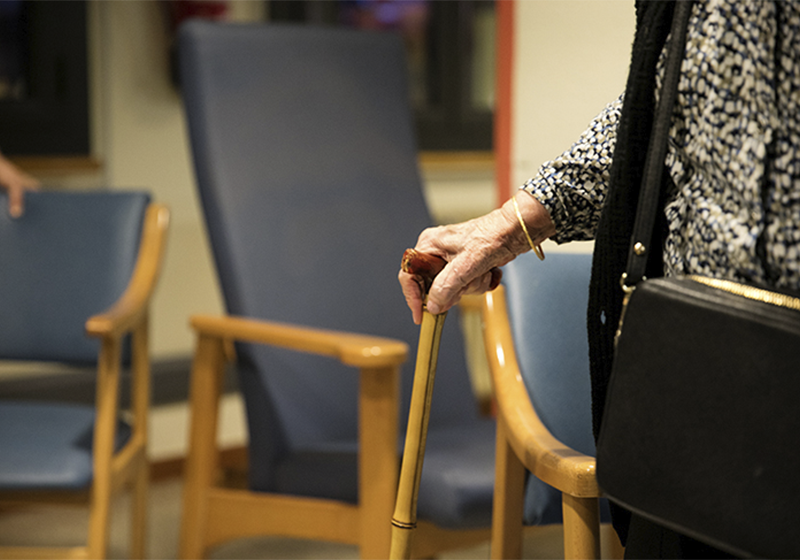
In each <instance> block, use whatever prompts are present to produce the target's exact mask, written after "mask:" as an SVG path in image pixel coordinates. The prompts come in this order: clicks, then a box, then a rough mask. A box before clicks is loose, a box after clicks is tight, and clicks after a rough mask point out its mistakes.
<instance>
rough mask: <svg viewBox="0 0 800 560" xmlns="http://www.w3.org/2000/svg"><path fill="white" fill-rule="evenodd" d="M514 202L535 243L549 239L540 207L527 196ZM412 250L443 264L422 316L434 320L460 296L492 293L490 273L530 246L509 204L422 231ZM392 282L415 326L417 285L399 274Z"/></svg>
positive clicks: (418, 308)
mask: <svg viewBox="0 0 800 560" xmlns="http://www.w3.org/2000/svg"><path fill="white" fill-rule="evenodd" d="M516 196H517V201H518V202H519V206H520V209H521V212H522V215H523V219H525V223H526V224H527V228H528V232H529V233H530V234H531V237H532V238H533V240H534V242H535V243H541V242H542V241H544V240H545V239H547V238H548V237H549V236H550V235H552V234H553V233H555V226H554V225H553V222H552V220H551V219H550V215H549V214H548V213H547V210H546V209H545V208H544V206H542V205H541V204H540V203H539V202H538V201H537V200H536V199H535V198H533V197H532V196H530V195H529V194H527V193H524V192H523V193H518V194H517V195H516ZM414 249H415V250H417V251H419V252H421V253H427V254H430V255H436V256H439V257H441V258H443V259H444V260H445V261H447V265H446V266H445V267H444V269H443V270H442V271H441V272H440V273H439V274H438V276H436V279H435V280H434V281H433V284H432V285H431V287H430V291H429V292H428V296H427V302H426V307H427V309H428V311H430V312H431V313H433V314H437V313H443V312H445V311H447V310H448V309H450V308H451V307H452V306H453V305H455V304H456V303H458V301H459V300H460V299H461V297H462V296H463V295H465V294H481V293H484V292H486V291H488V290H489V289H492V288H494V286H496V283H497V275H496V272H495V273H494V274H493V272H492V270H493V269H495V268H498V267H501V266H503V265H504V264H506V263H508V262H509V261H511V260H513V259H514V258H515V257H516V256H517V255H519V254H521V253H524V252H526V251H529V250H530V245H529V244H528V241H527V238H526V237H525V234H524V232H523V231H522V227H521V225H520V223H519V220H518V219H517V216H516V213H515V211H514V207H513V204H512V202H511V201H510V200H509V201H508V202H506V203H505V204H504V205H503V206H502V207H501V208H498V209H497V210H493V211H492V212H489V213H488V214H485V215H483V216H481V217H479V218H475V219H473V220H469V221H466V222H462V223H460V224H453V225H446V226H440V227H434V228H429V229H426V230H425V231H423V232H422V233H421V234H420V236H419V239H418V241H417V244H416V246H415V247H414ZM398 280H399V281H400V286H401V288H402V290H403V295H404V296H405V298H406V303H407V304H408V307H409V308H410V309H411V314H412V317H413V319H414V322H415V323H416V324H420V322H421V321H422V304H423V301H422V300H423V294H422V289H421V287H420V283H419V279H418V278H416V277H415V276H414V275H412V274H409V273H407V272H403V271H402V270H401V271H400V273H399V274H398Z"/></svg>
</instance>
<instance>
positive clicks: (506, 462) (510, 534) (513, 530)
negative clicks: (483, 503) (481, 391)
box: [491, 418, 525, 560]
mask: <svg viewBox="0 0 800 560" xmlns="http://www.w3.org/2000/svg"><path fill="white" fill-rule="evenodd" d="M505 429H506V428H505V425H504V423H503V421H502V418H498V419H497V442H496V446H497V450H496V452H495V482H494V504H493V506H492V544H491V558H492V559H493V560H499V559H501V558H521V557H522V515H523V506H524V500H525V467H524V466H523V465H522V463H521V462H520V460H519V459H518V458H517V456H516V454H515V453H514V450H513V449H512V448H511V446H510V445H509V443H508V440H507V439H506V437H505Z"/></svg>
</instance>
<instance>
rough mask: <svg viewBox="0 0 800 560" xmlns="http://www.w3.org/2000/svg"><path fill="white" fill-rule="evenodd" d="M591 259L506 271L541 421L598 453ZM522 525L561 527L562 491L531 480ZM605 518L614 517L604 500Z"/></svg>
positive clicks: (523, 259) (558, 259)
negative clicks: (589, 316) (590, 334)
mask: <svg viewBox="0 0 800 560" xmlns="http://www.w3.org/2000/svg"><path fill="white" fill-rule="evenodd" d="M591 262H592V255H591V254H572V253H551V254H548V255H547V260H546V261H545V262H543V263H542V262H539V260H538V259H536V257H535V256H534V255H533V253H526V254H525V255H521V256H520V257H517V258H516V259H515V260H514V261H512V262H510V263H509V264H507V265H506V266H505V267H504V269H503V284H504V285H505V287H506V298H507V302H508V313H509V320H510V322H511V331H512V335H513V338H514V345H515V347H516V350H517V360H518V362H519V366H520V371H521V373H522V377H523V379H524V382H525V386H526V387H527V389H528V394H529V397H530V400H531V403H532V405H533V408H534V410H536V412H537V414H538V415H539V417H540V418H541V419H542V422H543V423H544V424H545V426H547V428H548V429H549V430H550V432H551V433H552V434H553V435H554V436H555V437H556V438H558V439H559V440H560V441H562V442H563V443H565V444H566V445H568V446H569V447H571V448H573V449H575V450H577V451H579V452H581V453H584V454H586V455H589V456H594V455H595V443H594V437H593V435H592V419H591V386H590V381H589V344H588V339H587V335H586V310H587V304H588V294H589V277H590V273H591ZM525 492H526V495H525V523H526V524H527V525H541V524H549V523H561V492H559V491H558V490H556V489H555V488H553V487H551V486H549V485H547V484H545V483H544V482H542V481H541V480H539V479H538V478H536V477H534V476H530V477H529V478H528V483H527V485H526V491H525ZM601 519H602V520H603V521H604V522H607V521H608V520H609V519H610V517H609V513H608V504H607V503H606V501H605V500H601Z"/></svg>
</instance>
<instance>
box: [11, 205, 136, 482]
mask: <svg viewBox="0 0 800 560" xmlns="http://www.w3.org/2000/svg"><path fill="white" fill-rule="evenodd" d="M148 203H149V195H147V194H146V193H140V192H126V193H122V192H63V191H59V192H29V193H27V195H26V198H25V213H24V215H23V216H22V217H21V218H17V219H11V218H10V217H9V216H8V212H6V210H5V208H6V207H7V199H6V197H5V194H0V208H2V210H0V255H2V257H0V258H1V259H2V266H0V359H4V360H34V361H56V362H63V363H80V364H91V363H95V362H96V360H97V355H98V348H99V343H98V341H97V340H95V339H90V338H88V337H87V336H86V334H85V323H86V320H87V319H88V318H89V317H90V316H92V315H94V314H97V313H99V312H102V311H104V310H105V309H107V308H108V307H109V306H110V305H111V304H112V303H114V302H115V301H116V300H117V298H118V297H119V296H120V295H121V294H122V293H123V292H124V291H125V288H126V287H127V284H128V282H129V280H130V277H131V274H132V272H133V269H134V265H135V262H136V257H137V253H138V249H139V240H140V235H141V229H142V222H143V217H144V213H145V209H146V207H147V204H148ZM32 382H35V380H32ZM94 415H95V410H94V406H78V405H61V404H57V403H36V402H10V401H0V449H2V452H0V490H33V489H37V490H54V489H64V490H78V489H84V488H86V487H87V486H88V485H89V483H90V482H91V480H92V446H91V441H92V427H93V425H94ZM129 433H130V430H129V428H128V427H127V426H125V425H123V424H120V427H119V428H118V430H117V447H118V448H119V447H121V446H122V445H123V444H124V442H125V440H126V439H127V437H128V435H129Z"/></svg>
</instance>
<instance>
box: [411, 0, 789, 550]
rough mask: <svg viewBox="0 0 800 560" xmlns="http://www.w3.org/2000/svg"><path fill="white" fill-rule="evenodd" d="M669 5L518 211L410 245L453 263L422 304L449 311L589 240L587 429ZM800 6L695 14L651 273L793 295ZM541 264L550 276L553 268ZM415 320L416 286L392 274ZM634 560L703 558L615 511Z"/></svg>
mask: <svg viewBox="0 0 800 560" xmlns="http://www.w3.org/2000/svg"><path fill="white" fill-rule="evenodd" d="M673 11H674V3H673V2H637V4H636V18H637V31H636V36H635V39H634V44H633V55H632V59H631V67H630V73H629V77H628V83H627V85H626V89H625V92H624V94H623V95H622V96H620V98H619V99H617V100H615V101H614V102H612V103H610V104H609V105H608V106H607V107H606V108H605V109H604V110H603V111H602V112H601V113H600V114H599V115H598V116H597V117H596V118H595V119H594V120H593V121H592V123H591V124H590V126H589V127H588V129H587V130H586V131H585V132H584V134H583V135H582V136H581V137H580V138H579V139H578V141H577V142H576V143H575V144H574V145H573V146H572V147H571V148H570V149H569V150H567V151H566V152H564V153H563V154H562V155H560V156H559V157H557V158H556V159H554V160H553V161H550V162H547V163H545V164H544V165H543V166H542V167H541V168H540V170H539V172H538V174H537V175H536V176H535V177H534V178H532V179H531V180H529V181H528V182H527V183H526V184H525V185H523V187H522V188H521V190H520V192H518V193H517V194H516V195H515V196H514V198H513V199H512V200H509V201H508V202H506V203H505V204H504V205H503V206H502V207H501V208H499V209H497V210H494V211H493V212H491V213H489V214H487V215H485V216H482V217H480V218H476V219H474V220H470V221H468V222H465V223H461V224H456V225H448V226H443V227H437V228H431V229H428V230H425V231H423V232H422V234H421V235H420V237H419V240H418V242H417V245H416V247H415V248H416V249H417V250H419V251H422V252H426V253H431V254H435V255H439V256H441V257H442V258H444V259H445V260H446V261H447V265H446V266H445V268H444V269H443V270H442V272H441V273H440V274H439V276H438V277H437V278H436V280H435V281H434V282H433V285H432V286H431V288H430V292H429V295H428V301H427V308H428V309H429V310H430V311H431V312H433V313H439V312H442V311H445V310H447V309H448V308H449V307H451V306H452V305H454V304H455V303H457V302H458V300H459V298H460V297H461V296H462V295H464V294H467V293H481V292H483V291H486V290H487V289H488V288H489V286H490V281H491V276H492V275H491V274H490V271H491V270H492V268H494V267H498V266H502V265H503V264H505V263H507V262H509V261H510V260H512V259H513V258H515V257H516V256H517V255H519V254H521V253H523V252H525V251H528V250H531V249H534V250H535V249H536V248H538V245H539V244H540V243H541V242H542V241H543V240H545V239H548V238H550V239H553V240H554V241H556V242H557V243H566V242H569V241H575V240H587V239H594V240H595V254H594V259H593V272H592V286H591V293H590V302H589V307H590V308H589V313H588V330H589V335H590V336H589V338H590V358H591V363H592V389H593V409H594V410H593V413H594V419H595V433H597V431H598V429H599V419H600V418H601V415H602V407H603V403H604V399H605V388H606V384H607V381H608V375H609V373H610V365H611V358H612V357H613V342H612V341H613V332H614V330H615V329H616V325H617V323H618V318H619V311H620V308H621V300H622V293H621V290H620V288H619V279H620V276H621V274H622V272H623V271H624V269H625V264H626V260H627V252H628V244H629V241H630V234H631V230H632V227H633V217H634V216H635V207H636V201H637V195H638V189H639V185H640V182H641V176H642V168H643V165H644V159H645V155H646V151H647V143H648V139H649V137H650V132H651V128H652V120H653V113H654V107H655V104H656V102H657V99H658V96H659V88H660V85H661V82H662V79H663V72H664V53H665V52H666V48H667V46H666V45H667V44H668V41H669V37H668V36H669V30H670V25H671V21H672V13H673ZM799 106H800V4H797V3H792V2H780V1H777V2H763V1H760V0H752V1H751V0H706V1H704V2H696V3H694V4H693V5H692V6H691V11H690V13H689V15H688V24H687V41H686V48H685V53H684V58H683V62H682V65H681V77H680V81H679V84H678V93H677V101H676V103H675V106H674V108H673V112H672V119H671V128H670V130H669V144H668V151H667V157H666V161H665V190H666V200H665V202H664V206H663V214H662V216H661V221H662V223H661V226H662V227H661V228H660V233H661V235H660V238H659V239H658V240H657V241H658V243H656V246H658V249H659V250H658V251H655V252H654V253H655V254H656V258H655V259H651V262H650V263H649V264H650V270H649V272H648V275H649V276H653V275H662V274H666V275H673V274H702V275H706V276H714V277H719V278H726V279H730V280H736V281H744V282H754V283H761V284H766V285H769V286H774V287H780V288H787V289H792V290H797V289H800V230H798V224H800V157H799V156H800V112H799V111H798V107H799ZM546 264H547V263H546V262H545V263H543V264H542V265H543V266H546ZM399 280H400V284H401V287H402V290H403V293H404V295H405V298H406V301H407V303H408V306H409V308H410V309H411V312H412V317H413V319H414V321H416V322H419V320H420V318H421V315H422V300H421V293H420V288H419V284H418V282H417V279H416V278H414V277H413V276H411V275H409V274H406V273H404V272H400V274H399ZM614 517H615V526H616V527H617V530H618V532H619V534H620V537H621V538H622V540H623V543H625V542H626V541H627V545H628V555H629V556H631V557H638V558H645V557H672V558H678V557H697V558H699V557H709V556H717V555H719V554H720V553H719V551H715V550H714V549H710V548H708V547H704V546H703V545H701V544H700V543H697V542H696V541H692V540H691V539H688V538H686V537H683V536H681V535H677V534H675V533H672V532H671V531H668V530H666V529H663V528H661V527H657V526H653V524H651V523H648V522H645V521H644V520H641V519H637V518H636V517H635V516H634V519H633V521H632V522H630V523H629V515H627V514H626V512H619V511H617V512H615V516H614Z"/></svg>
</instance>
